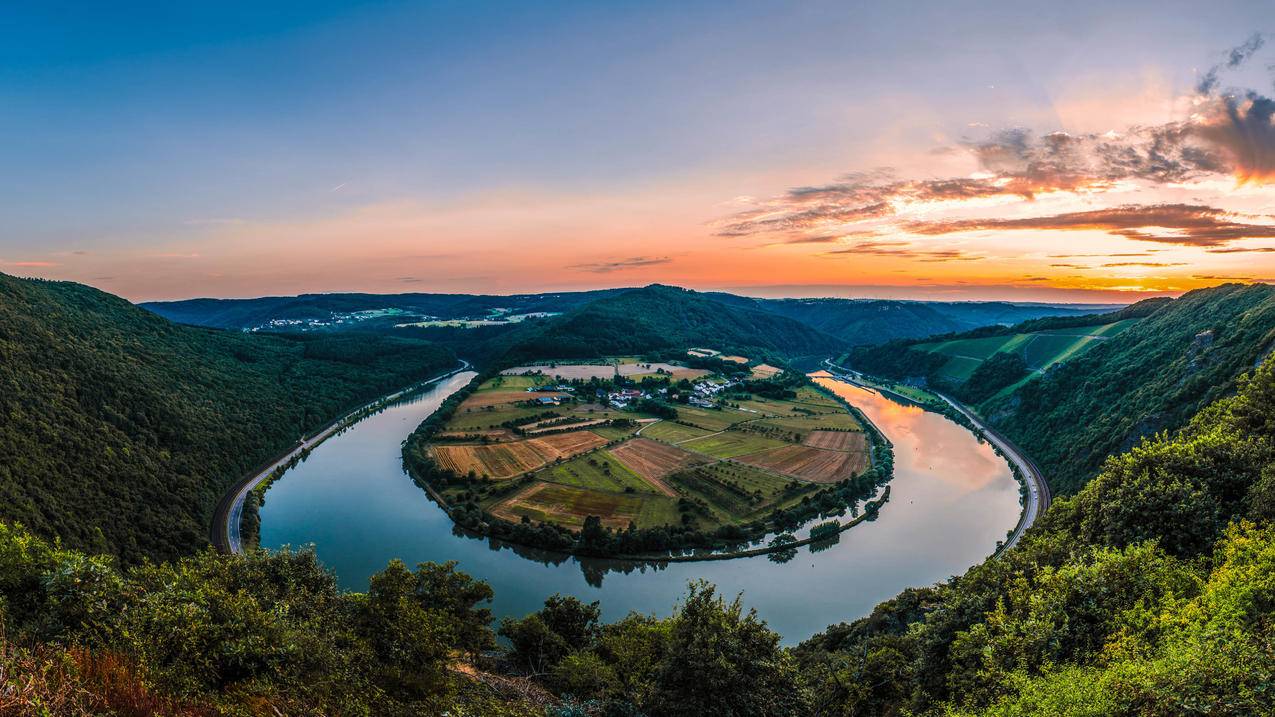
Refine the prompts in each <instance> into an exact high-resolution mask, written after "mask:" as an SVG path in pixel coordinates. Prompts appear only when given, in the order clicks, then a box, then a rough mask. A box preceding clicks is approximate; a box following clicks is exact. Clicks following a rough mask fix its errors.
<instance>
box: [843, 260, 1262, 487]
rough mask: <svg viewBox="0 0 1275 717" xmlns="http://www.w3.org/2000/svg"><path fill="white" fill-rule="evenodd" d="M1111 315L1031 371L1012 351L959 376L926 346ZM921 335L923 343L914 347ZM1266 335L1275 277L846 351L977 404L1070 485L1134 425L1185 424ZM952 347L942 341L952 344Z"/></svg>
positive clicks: (1126, 438) (1059, 327)
mask: <svg viewBox="0 0 1275 717" xmlns="http://www.w3.org/2000/svg"><path fill="white" fill-rule="evenodd" d="M1094 321H1103V322H1106V325H1118V326H1119V328H1121V329H1122V330H1120V331H1118V332H1116V331H1112V332H1109V333H1108V334H1107V335H1105V336H1102V337H1100V340H1098V339H1095V340H1093V341H1092V342H1091V343H1089V344H1088V345H1086V346H1085V347H1084V348H1085V350H1083V351H1075V352H1074V353H1065V354H1062V355H1060V356H1059V357H1058V358H1059V360H1058V361H1057V363H1055V364H1052V365H1050V366H1049V367H1048V368H1047V369H1046V370H1043V371H1039V372H1035V371H1031V370H1030V369H1029V367H1028V366H1027V365H1026V364H1025V363H1024V362H1021V361H1014V360H1013V356H1014V355H1015V354H1021V353H1023V349H1022V348H1021V346H1022V344H1020V343H1017V342H1015V341H1013V340H1009V341H1006V343H1005V346H1006V347H1009V346H1015V345H1016V344H1017V345H1018V346H1019V348H1016V349H1015V350H1014V351H1012V352H1011V351H1010V350H1009V349H1008V348H1004V349H999V350H1003V351H1006V353H998V354H994V355H993V356H992V357H990V358H989V359H987V360H985V361H984V362H983V363H982V364H981V365H979V367H978V368H977V369H976V370H974V371H973V372H972V373H970V374H969V375H968V376H967V378H966V379H965V380H964V381H953V380H952V378H951V373H950V370H951V360H952V359H951V358H950V357H949V355H948V353H944V352H942V351H926V350H921V349H923V348H925V347H927V346H929V347H933V346H936V345H938V346H940V347H942V346H953V345H954V346H964V347H967V348H963V349H958V350H957V352H958V353H959V352H961V351H963V352H965V353H970V352H972V351H974V350H975V349H976V348H978V347H979V346H980V345H982V344H985V343H986V342H993V343H996V342H997V337H1006V338H1013V337H1015V336H1017V337H1024V336H1030V335H1033V332H1039V334H1038V335H1039V336H1044V337H1046V338H1048V337H1050V332H1053V333H1054V334H1055V337H1056V338H1059V339H1063V340H1070V339H1068V338H1067V336H1066V334H1069V333H1076V331H1075V329H1077V328H1078V327H1087V328H1085V332H1089V333H1093V334H1101V333H1103V331H1100V330H1095V329H1094V325H1093V322H1094ZM918 347H920V348H918ZM1272 347H1275V288H1272V287H1270V286H1268V285H1265V284H1251V285H1240V284H1227V285H1224V286H1218V287H1214V288H1210V289H1201V290H1198V291H1193V292H1190V293H1188V294H1185V295H1183V296H1182V297H1180V298H1178V299H1173V300H1169V299H1151V300H1147V301H1144V302H1140V303H1138V304H1135V305H1133V306H1130V307H1128V308H1127V309H1123V310H1121V311H1119V312H1115V313H1111V314H1105V315H1102V316H1100V317H1088V318H1084V317H1056V318H1046V319H1038V320H1035V321H1029V322H1024V323H1022V324H1019V325H1017V326H1013V327H1007V328H997V327H987V328H983V329H978V330H975V331H971V332H966V333H961V334H953V335H947V336H940V337H930V338H927V339H925V340H923V341H902V342H894V343H891V344H886V345H884V346H878V347H867V348H860V349H856V350H854V351H852V352H851V353H850V354H849V356H848V357H847V363H848V364H849V365H850V366H851V367H852V368H855V369H857V370H861V371H864V372H866V373H869V374H873V375H879V376H885V377H888V378H893V379H900V380H901V379H907V378H909V377H923V378H925V379H927V380H928V381H929V383H930V384H931V385H935V386H937V387H938V388H941V389H943V390H946V391H950V392H952V393H954V394H956V395H957V396H959V397H960V398H962V399H963V400H965V401H966V402H968V403H971V404H974V405H976V407H977V409H978V410H979V412H980V413H982V414H983V416H984V417H985V418H987V419H988V420H989V421H990V422H991V423H992V424H993V425H994V426H996V427H997V428H999V429H1000V430H1001V431H1002V432H1004V433H1005V434H1006V435H1007V436H1009V437H1010V438H1011V439H1012V440H1014V441H1015V442H1016V443H1018V444H1019V445H1020V446H1021V447H1022V448H1023V449H1025V451H1026V452H1027V454H1028V455H1030V456H1031V457H1032V458H1033V459H1034V460H1035V461H1036V462H1037V463H1039V464H1040V466H1041V467H1042V468H1043V469H1044V472H1045V475H1046V476H1047V477H1048V479H1049V482H1050V485H1051V486H1052V487H1053V488H1054V489H1055V490H1056V491H1059V492H1073V491H1075V490H1077V489H1078V488H1080V487H1081V486H1082V485H1084V483H1085V481H1087V480H1088V479H1089V478H1091V477H1093V475H1094V474H1095V473H1096V472H1097V471H1098V468H1099V467H1100V466H1101V464H1102V461H1103V460H1104V459H1105V458H1106V457H1107V456H1109V455H1111V454H1113V453H1118V452H1120V451H1122V450H1126V449H1128V448H1130V447H1132V446H1133V445H1134V444H1135V443H1136V442H1137V441H1138V439H1140V438H1141V437H1143V436H1147V435H1151V434H1154V433H1155V432H1156V431H1159V430H1164V429H1175V428H1178V427H1180V426H1182V425H1183V424H1184V423H1185V422H1186V420H1187V419H1189V418H1190V417H1191V415H1193V414H1194V413H1195V412H1196V411H1198V410H1199V409H1200V408H1201V407H1202V406H1204V405H1206V404H1207V403H1209V402H1210V401H1213V400H1215V399H1217V398H1220V397H1221V396H1224V395H1226V394H1227V393H1229V392H1231V391H1233V390H1234V388H1235V380H1236V378H1237V377H1238V376H1239V375H1240V374H1242V373H1243V372H1244V371H1246V370H1249V369H1251V368H1252V367H1253V366H1254V365H1256V363H1257V362H1258V361H1260V360H1261V359H1262V358H1263V357H1265V356H1266V355H1267V354H1269V353H1270V351H1271V349H1272ZM949 353H950V352H949ZM993 359H995V360H993Z"/></svg>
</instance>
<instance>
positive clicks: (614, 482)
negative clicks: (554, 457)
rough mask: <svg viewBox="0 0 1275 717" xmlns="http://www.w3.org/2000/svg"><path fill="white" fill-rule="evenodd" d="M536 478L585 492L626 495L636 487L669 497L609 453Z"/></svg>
mask: <svg viewBox="0 0 1275 717" xmlns="http://www.w3.org/2000/svg"><path fill="white" fill-rule="evenodd" d="M536 478H537V479H538V480H542V481H546V482H549V483H561V484H563V485H571V486H575V487H577V488H585V489H594V488H596V489H599V490H605V491H613V492H623V491H625V490H626V489H628V488H632V489H633V490H634V491H636V492H642V493H656V494H662V495H667V494H668V493H667V491H665V490H663V489H662V488H663V486H657V485H655V484H653V483H651V482H650V481H648V480H646V479H645V478H643V477H642V476H640V475H638V474H637V473H634V472H633V471H632V470H630V469H629V468H628V467H627V466H625V465H624V464H623V463H621V462H620V460H619V459H617V458H616V457H615V456H614V455H612V453H611V452H610V451H608V450H601V451H594V452H592V453H590V454H588V455H587V456H577V457H575V458H573V459H572V460H569V461H567V462H566V463H559V464H557V465H552V466H548V467H546V468H544V469H542V470H541V471H540V472H538V473H536Z"/></svg>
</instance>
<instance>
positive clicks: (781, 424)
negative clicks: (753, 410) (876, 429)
mask: <svg viewBox="0 0 1275 717" xmlns="http://www.w3.org/2000/svg"><path fill="white" fill-rule="evenodd" d="M748 427H749V429H753V430H757V431H761V432H768V431H778V432H783V433H796V434H798V436H800V437H803V438H804V437H805V435H806V434H807V433H810V432H811V431H817V430H819V429H821V428H824V429H836V428H840V429H845V430H851V431H857V430H862V429H863V426H861V425H859V421H858V419H856V418H855V417H854V416H852V415H850V414H849V413H844V412H842V413H825V414H823V415H820V416H809V417H802V416H776V417H774V418H765V419H762V420H760V421H755V422H753V423H750V424H748ZM781 440H785V439H783V438H781Z"/></svg>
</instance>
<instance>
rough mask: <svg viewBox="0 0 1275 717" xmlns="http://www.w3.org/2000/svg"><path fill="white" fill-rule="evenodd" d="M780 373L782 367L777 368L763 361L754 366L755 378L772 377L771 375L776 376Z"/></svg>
mask: <svg viewBox="0 0 1275 717" xmlns="http://www.w3.org/2000/svg"><path fill="white" fill-rule="evenodd" d="M779 373H780V369H777V368H775V367H774V366H771V365H770V364H764V363H761V364H757V365H756V366H754V367H753V378H770V377H771V376H776V375H778V374H779Z"/></svg>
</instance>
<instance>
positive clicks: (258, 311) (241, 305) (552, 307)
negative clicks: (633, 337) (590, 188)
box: [141, 289, 625, 329]
mask: <svg viewBox="0 0 1275 717" xmlns="http://www.w3.org/2000/svg"><path fill="white" fill-rule="evenodd" d="M620 291H625V289H603V290H599V291H577V292H553V293H545V294H513V295H510V296H493V295H486V294H421V293H408V294H302V295H300V296H266V297H261V298H257V299H186V300H183V301H152V302H147V303H144V304H141V306H142V308H144V309H147V310H149V311H153V312H155V313H157V314H159V315H160V316H163V317H164V318H167V319H171V320H172V321H177V322H180V323H184V324H192V325H195V326H209V327H213V328H221V329H247V328H252V327H256V326H261V325H263V324H266V323H268V322H270V321H273V320H302V319H328V318H330V317H331V316H332V315H333V314H342V313H354V312H366V311H377V310H385V309H398V310H402V311H407V312H417V313H419V314H422V315H426V316H433V317H438V318H443V319H450V318H456V317H469V316H482V315H484V314H486V313H488V312H490V311H493V310H496V309H504V310H508V311H510V312H513V313H533V312H562V311H567V310H569V309H573V308H575V307H577V306H580V305H581V304H584V303H587V302H589V301H592V300H594V299H599V298H602V297H604V296H608V295H610V294H613V293H617V292H620ZM394 323H395V321H389V322H388V324H387V326H393V324H394ZM360 328H362V327H360Z"/></svg>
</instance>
